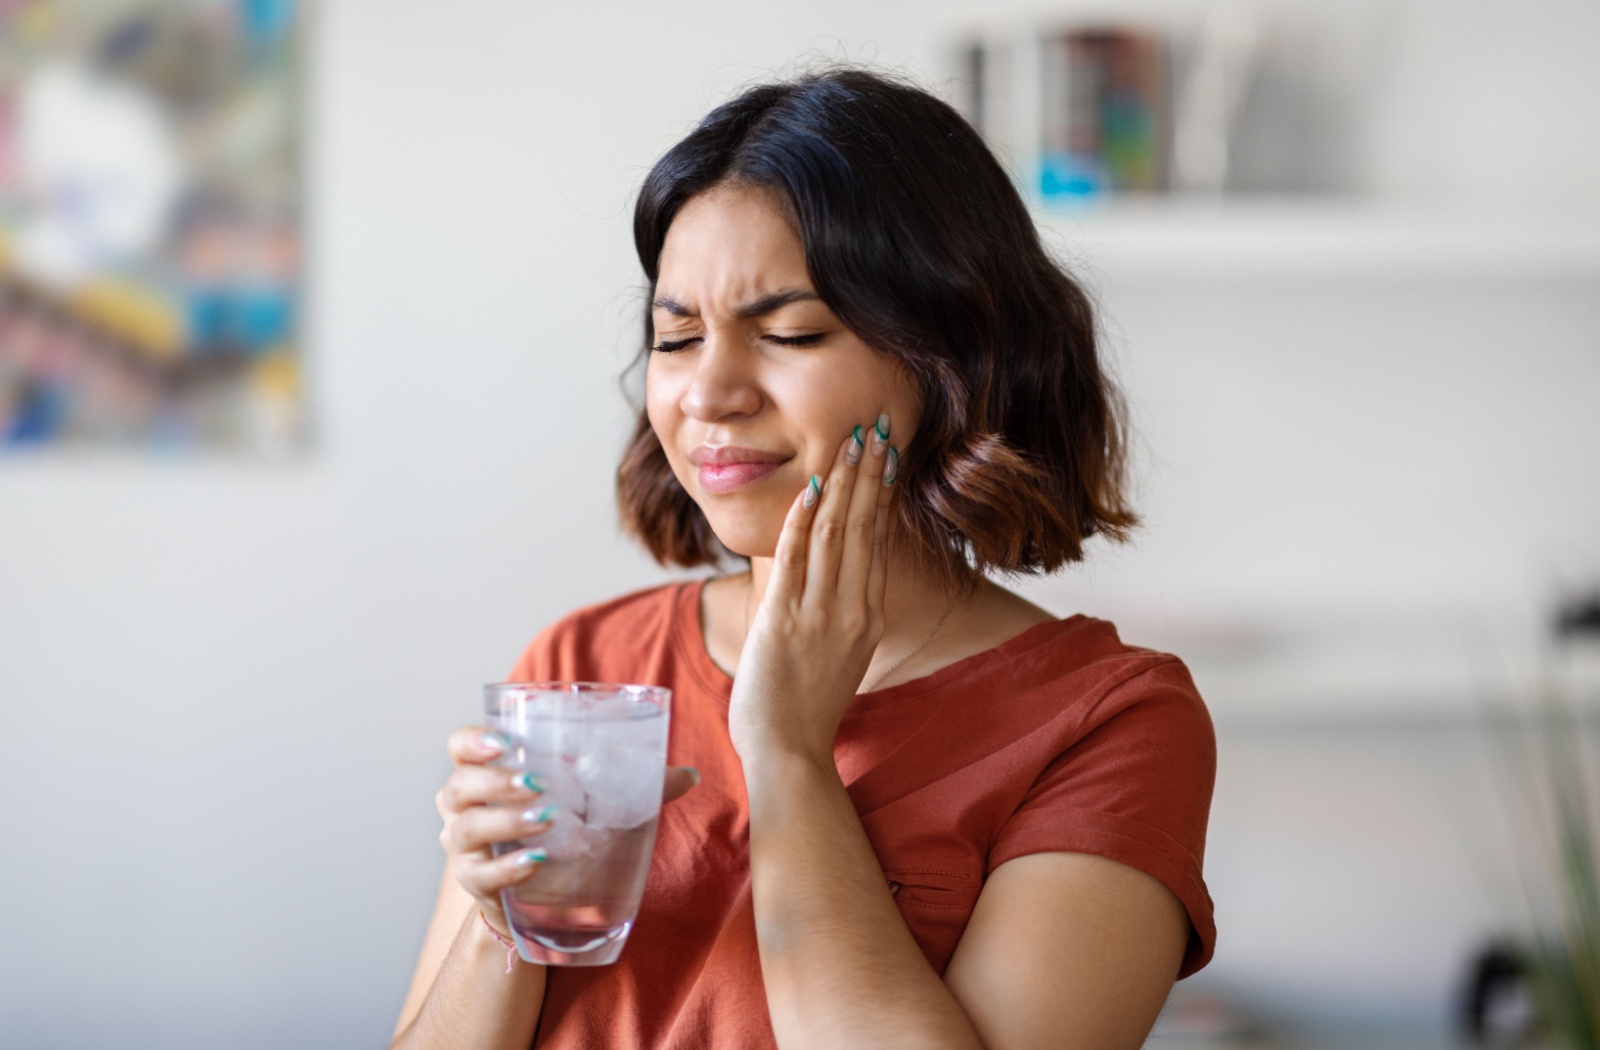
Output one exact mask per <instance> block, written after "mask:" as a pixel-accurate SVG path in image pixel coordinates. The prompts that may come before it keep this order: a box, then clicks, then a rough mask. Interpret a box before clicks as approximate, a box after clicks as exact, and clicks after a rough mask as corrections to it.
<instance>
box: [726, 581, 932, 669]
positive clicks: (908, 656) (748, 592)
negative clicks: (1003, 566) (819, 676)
mask: <svg viewBox="0 0 1600 1050" xmlns="http://www.w3.org/2000/svg"><path fill="white" fill-rule="evenodd" d="M755 593H756V577H755V573H751V574H750V586H749V588H748V589H747V590H746V591H745V592H744V636H745V638H749V637H750V599H751V598H753V597H754V596H755ZM960 602H961V596H960V595H959V594H958V595H956V596H955V597H954V598H951V599H950V604H949V605H948V606H947V607H946V608H945V610H944V615H942V616H940V617H939V622H938V623H936V624H934V625H933V630H931V631H929V632H928V636H927V637H926V638H924V639H922V641H920V642H918V643H917V644H916V646H915V647H914V648H913V649H912V650H911V651H910V652H909V653H906V654H905V655H904V656H902V657H901V658H900V659H898V660H896V661H895V662H894V663H892V664H890V665H889V667H888V669H887V670H885V671H884V672H883V673H881V674H879V675H877V676H876V677H875V678H873V679H872V684H870V685H868V686H867V687H866V688H865V689H863V690H861V691H862V692H863V693H870V692H872V691H873V690H874V689H876V688H877V687H878V683H879V682H881V681H883V680H884V679H885V678H888V677H889V676H890V675H891V674H893V673H894V672H895V671H897V670H899V669H900V665H901V664H903V663H905V662H906V661H907V660H909V659H911V658H912V657H913V656H916V655H917V654H918V653H920V652H922V650H923V649H924V648H925V647H926V646H927V644H928V643H929V642H931V641H933V636H934V635H936V634H938V633H939V628H941V627H943V626H944V622H945V621H946V620H948V619H950V614H951V613H953V612H955V611H956V606H957V605H958V604H960Z"/></svg>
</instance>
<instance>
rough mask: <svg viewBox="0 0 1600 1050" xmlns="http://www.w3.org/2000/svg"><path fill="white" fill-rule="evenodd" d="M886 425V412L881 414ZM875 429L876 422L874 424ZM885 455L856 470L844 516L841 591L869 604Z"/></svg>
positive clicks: (853, 598)
mask: <svg viewBox="0 0 1600 1050" xmlns="http://www.w3.org/2000/svg"><path fill="white" fill-rule="evenodd" d="M879 419H880V420H881V421H883V423H884V426H885V428H887V426H888V422H887V419H888V417H887V414H885V415H883V416H880V417H879ZM871 429H873V430H874V432H876V429H877V428H876V424H874V426H873V427H872V428H871ZM883 468H884V457H883V456H881V455H875V456H868V457H867V458H866V461H865V462H864V463H862V464H861V466H860V468H859V469H858V470H857V471H856V476H855V479H854V482H853V491H852V493H851V496H850V510H849V513H848V514H847V515H846V517H845V526H844V550H843V552H842V556H841V559H840V562H839V578H838V583H837V588H838V593H839V594H840V595H841V596H843V597H848V598H850V599H852V600H854V601H856V602H859V603H860V605H861V606H862V607H865V606H866V605H867V590H868V588H869V586H870V585H871V579H870V575H871V569H872V564H873V542H874V533H875V531H876V528H877V520H878V518H879V517H880V515H881V511H880V510H879V506H880V502H881V500H880V493H881V492H882V489H883Z"/></svg>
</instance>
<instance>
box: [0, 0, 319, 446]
mask: <svg viewBox="0 0 1600 1050" xmlns="http://www.w3.org/2000/svg"><path fill="white" fill-rule="evenodd" d="M303 19H304V11H303V10H302V5H299V4H297V3H296V2H295V0H0V454H5V455H12V456H15V455H21V454H28V453H29V452H31V451H36V450H44V449H62V450H67V449H92V448H107V447H120V448H127V449H134V450H138V451H140V452H141V453H143V452H149V453H172V452H176V453H184V452H188V451H191V450H200V451H213V450H215V451H222V452H225V453H238V454H241V455H245V456H257V455H268V456H272V455H282V454H285V453H292V452H294V451H297V450H298V449H300V448H301V447H303V442H304V440H305V411H304V403H305V402H304V391H303V388H302V383H301V376H302V371H303V369H302V343H301V339H300V332H301V330H302V325H301V320H302V313H303V310H302V304H303V295H302V282H301V259H302V250H301V249H302V242H303V235H302V228H301V215H302V211H303V199H302V192H301V144H300V133H299V129H300V125H301V121H300V113H301V109H302V86H303V38H304V33H303V25H302V23H303Z"/></svg>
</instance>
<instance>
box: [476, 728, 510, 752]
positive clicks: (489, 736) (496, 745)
mask: <svg viewBox="0 0 1600 1050" xmlns="http://www.w3.org/2000/svg"><path fill="white" fill-rule="evenodd" d="M478 743H480V744H482V745H483V747H484V749H485V750H488V751H504V750H506V749H507V748H508V747H510V746H511V741H510V740H509V739H508V738H507V737H506V735H505V734H504V733H496V732H494V731H493V730H491V731H489V732H487V733H485V734H483V739H482V740H479V741H478Z"/></svg>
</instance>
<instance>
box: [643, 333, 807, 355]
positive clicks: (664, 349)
mask: <svg viewBox="0 0 1600 1050" xmlns="http://www.w3.org/2000/svg"><path fill="white" fill-rule="evenodd" d="M700 338H701V337H700V336H697V335H695V336H690V337H689V338H688V339H663V340H661V341H660V342H659V343H657V344H655V345H654V346H652V347H651V348H650V349H651V350H652V351H654V352H655V353H658V354H670V353H674V352H676V351H678V350H682V349H683V348H684V347H686V346H688V345H689V344H690V343H694V342H698V341H699V340H700ZM822 338H823V333H821V332H812V333H811V334H809V335H769V336H767V337H766V340H767V342H769V343H776V344H777V345H778V346H816V345H817V344H818V343H820V342H822Z"/></svg>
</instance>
